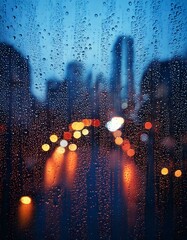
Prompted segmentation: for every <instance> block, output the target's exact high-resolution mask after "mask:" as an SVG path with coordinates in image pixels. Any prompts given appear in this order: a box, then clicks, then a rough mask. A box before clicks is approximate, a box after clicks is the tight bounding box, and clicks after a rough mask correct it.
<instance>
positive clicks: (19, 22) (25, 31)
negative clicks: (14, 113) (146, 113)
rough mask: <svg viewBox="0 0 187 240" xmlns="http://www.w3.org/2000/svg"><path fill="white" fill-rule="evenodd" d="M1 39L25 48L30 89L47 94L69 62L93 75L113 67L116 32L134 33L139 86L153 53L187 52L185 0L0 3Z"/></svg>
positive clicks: (159, 55)
mask: <svg viewBox="0 0 187 240" xmlns="http://www.w3.org/2000/svg"><path fill="white" fill-rule="evenodd" d="M0 9H1V18H0V21H1V25H0V31H1V35H0V41H1V42H6V43H8V44H10V45H12V46H14V48H15V49H17V50H18V51H19V52H21V53H22V54H23V55H24V56H25V57H26V58H27V59H28V60H29V63H30V65H31V80H32V93H33V94H34V95H35V96H36V97H37V98H38V99H39V100H41V101H42V100H43V101H44V100H45V97H46V81H48V80H49V79H57V80H59V81H62V79H64V78H65V75H66V67H67V63H68V62H71V61H81V62H82V63H83V64H84V67H85V70H86V73H85V74H89V72H92V74H93V81H95V79H96V75H97V74H99V73H100V72H102V73H103V74H104V77H105V78H106V80H107V81H106V84H107V83H108V81H110V75H111V71H112V61H113V60H112V53H111V52H112V50H113V44H114V42H115V41H116V39H117V36H123V35H125V36H126V35H128V36H131V37H132V38H133V39H134V67H133V71H134V79H135V83H136V84H135V92H136V93H138V92H139V91H140V85H139V83H140V81H141V77H142V74H143V71H144V70H145V69H146V68H147V66H148V64H149V63H150V61H151V60H153V59H159V60H166V59H171V58H172V57H174V56H177V55H178V56H183V57H184V56H185V55H186V38H187V17H186V16H187V7H186V1H185V0H182V1H181V0H174V1H172V0H167V1H164V2H157V1H121V0H117V1H113V0H110V1H97V2H96V3H95V1H94V3H93V1H86V0H81V1H63V2H55V3H54V2H53V1H49V0H47V1H43V0H40V1H37V3H36V1H24V4H22V1H21V0H18V1H14V0H6V1H2V2H1V3H0Z"/></svg>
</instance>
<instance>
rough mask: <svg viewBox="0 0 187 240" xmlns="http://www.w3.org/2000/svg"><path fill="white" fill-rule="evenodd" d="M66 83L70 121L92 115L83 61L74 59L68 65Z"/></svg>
mask: <svg viewBox="0 0 187 240" xmlns="http://www.w3.org/2000/svg"><path fill="white" fill-rule="evenodd" d="M65 84H66V86H67V99H68V103H67V105H68V107H67V109H68V112H67V114H68V121H69V123H71V122H72V121H74V120H76V119H77V120H78V119H79V120H80V119H83V118H86V117H90V116H91V102H90V98H89V92H88V87H87V86H88V83H86V82H85V77H84V67H83V65H82V63H80V62H78V61H74V62H70V63H69V64H68V65H67V70H66V77H65Z"/></svg>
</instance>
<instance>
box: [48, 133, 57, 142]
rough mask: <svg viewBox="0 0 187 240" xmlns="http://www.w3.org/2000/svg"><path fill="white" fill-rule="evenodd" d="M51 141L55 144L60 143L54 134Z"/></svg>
mask: <svg viewBox="0 0 187 240" xmlns="http://www.w3.org/2000/svg"><path fill="white" fill-rule="evenodd" d="M49 139H50V141H51V142H53V143H55V142H57V141H58V137H57V135H55V134H52V135H51V136H50V137H49Z"/></svg>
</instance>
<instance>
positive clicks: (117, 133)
mask: <svg viewBox="0 0 187 240" xmlns="http://www.w3.org/2000/svg"><path fill="white" fill-rule="evenodd" d="M121 135H122V132H121V131H120V130H117V131H115V132H113V136H114V137H115V138H116V137H121Z"/></svg>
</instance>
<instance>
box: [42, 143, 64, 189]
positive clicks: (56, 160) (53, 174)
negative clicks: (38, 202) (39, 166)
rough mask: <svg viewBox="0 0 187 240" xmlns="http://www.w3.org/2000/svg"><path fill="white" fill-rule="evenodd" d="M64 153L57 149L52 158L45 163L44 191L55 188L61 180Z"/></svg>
mask: <svg viewBox="0 0 187 240" xmlns="http://www.w3.org/2000/svg"><path fill="white" fill-rule="evenodd" d="M64 151H65V149H64V148H63V147H57V148H56V149H55V150H54V152H53V154H52V156H51V157H50V158H48V159H47V161H46V164H45V174H44V186H45V188H46V189H48V188H51V187H53V186H57V185H58V184H59V182H60V180H61V176H62V168H63V166H64Z"/></svg>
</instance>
